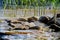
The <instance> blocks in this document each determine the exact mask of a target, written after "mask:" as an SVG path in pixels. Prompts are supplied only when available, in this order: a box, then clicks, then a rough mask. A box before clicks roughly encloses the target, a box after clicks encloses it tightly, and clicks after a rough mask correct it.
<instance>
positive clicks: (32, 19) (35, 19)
mask: <svg viewBox="0 0 60 40" xmlns="http://www.w3.org/2000/svg"><path fill="white" fill-rule="evenodd" d="M37 20H38V19H37V18H36V17H30V18H28V19H27V21H28V22H29V23H30V22H34V21H37Z"/></svg>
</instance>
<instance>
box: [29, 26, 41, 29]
mask: <svg viewBox="0 0 60 40" xmlns="http://www.w3.org/2000/svg"><path fill="white" fill-rule="evenodd" d="M29 29H36V30H39V29H40V27H38V26H34V27H29Z"/></svg>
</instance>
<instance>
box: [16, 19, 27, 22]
mask: <svg viewBox="0 0 60 40" xmlns="http://www.w3.org/2000/svg"><path fill="white" fill-rule="evenodd" d="M17 20H18V21H24V22H25V21H27V20H26V19H24V18H19V19H17Z"/></svg>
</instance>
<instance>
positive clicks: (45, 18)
mask: <svg viewBox="0 0 60 40" xmlns="http://www.w3.org/2000/svg"><path fill="white" fill-rule="evenodd" d="M49 20H50V17H48V16H41V17H40V18H39V22H42V23H45V24H46V23H48V22H49Z"/></svg>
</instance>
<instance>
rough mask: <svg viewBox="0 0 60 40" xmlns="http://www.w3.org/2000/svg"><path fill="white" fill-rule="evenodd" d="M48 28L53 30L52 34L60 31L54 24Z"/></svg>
mask: <svg viewBox="0 0 60 40" xmlns="http://www.w3.org/2000/svg"><path fill="white" fill-rule="evenodd" d="M49 28H51V29H54V32H58V31H60V27H59V26H58V25H56V24H52V25H50V27H49Z"/></svg>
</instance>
